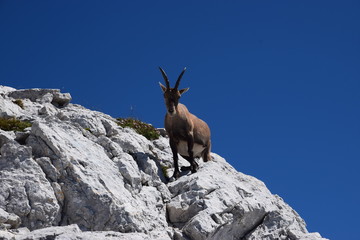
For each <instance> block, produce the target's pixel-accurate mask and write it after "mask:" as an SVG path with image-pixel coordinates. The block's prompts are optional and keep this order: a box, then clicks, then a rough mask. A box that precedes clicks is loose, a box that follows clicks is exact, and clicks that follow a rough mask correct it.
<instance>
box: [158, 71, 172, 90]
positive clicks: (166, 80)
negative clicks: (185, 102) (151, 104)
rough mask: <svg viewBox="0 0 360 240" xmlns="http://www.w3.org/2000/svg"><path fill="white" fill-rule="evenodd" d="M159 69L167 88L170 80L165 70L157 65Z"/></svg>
mask: <svg viewBox="0 0 360 240" xmlns="http://www.w3.org/2000/svg"><path fill="white" fill-rule="evenodd" d="M159 69H160V71H161V74H162V76H163V78H164V80H165V83H166V87H167V88H170V82H169V79H168V77H167V76H166V73H165V71H164V70H163V69H162V68H161V67H159Z"/></svg>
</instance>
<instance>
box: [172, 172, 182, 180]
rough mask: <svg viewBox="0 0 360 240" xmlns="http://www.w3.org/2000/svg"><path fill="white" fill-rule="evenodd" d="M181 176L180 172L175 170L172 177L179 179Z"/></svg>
mask: <svg viewBox="0 0 360 240" xmlns="http://www.w3.org/2000/svg"><path fill="white" fill-rule="evenodd" d="M179 177H180V172H174V174H173V176H172V177H171V178H173V179H175V180H176V179H178V178H179Z"/></svg>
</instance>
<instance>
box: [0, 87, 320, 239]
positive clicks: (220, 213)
mask: <svg viewBox="0 0 360 240" xmlns="http://www.w3.org/2000/svg"><path fill="white" fill-rule="evenodd" d="M16 99H22V101H23V103H24V109H22V108H21V107H19V106H18V105H16V104H15V103H14V102H13V101H14V100H16ZM70 100H71V96H70V95H69V94H63V93H60V92H59V90H54V89H25V90H16V89H13V88H8V87H4V86H0V116H5V117H9V116H11V117H16V118H19V119H26V120H29V121H31V122H32V127H31V129H28V130H27V131H26V132H24V133H15V132H5V131H3V130H0V148H1V150H0V183H1V184H0V239H14V238H15V239H34V240H35V239H50V238H51V239H134V240H135V239H164V240H167V239H177V240H180V239H181V240H202V239H224V240H226V239H244V240H254V239H269V240H270V239H292V240H300V239H302V240H306V239H312V240H320V239H323V238H321V236H320V234H318V233H308V232H307V230H306V226H305V223H304V221H303V220H302V219H301V217H300V216H299V215H298V214H297V213H296V212H295V211H294V210H293V209H292V208H291V207H290V206H288V205H287V204H286V203H285V202H284V201H283V200H282V199H281V198H280V197H278V196H276V195H273V194H271V193H270V191H269V190H268V189H267V188H266V186H265V184H264V183H263V182H261V181H259V180H257V179H256V178H254V177H251V176H248V175H245V174H243V173H240V172H237V171H236V170H235V169H234V168H233V167H231V166H230V165H229V164H228V163H227V162H226V161H225V160H224V159H223V158H221V157H220V156H218V155H216V154H212V156H213V158H214V159H213V161H210V162H207V163H203V162H202V161H201V160H200V161H199V165H200V168H199V171H198V172H197V173H194V174H190V173H189V172H183V173H182V177H180V178H179V179H178V180H176V181H172V182H169V181H168V180H169V179H168V177H169V176H171V175H172V172H173V166H172V165H173V159H172V158H173V156H172V152H171V149H170V147H169V140H168V138H166V134H165V133H163V136H162V137H160V138H159V139H158V140H154V141H149V140H147V139H146V138H145V137H143V136H141V135H139V134H137V133H136V132H135V131H134V130H132V129H129V128H122V127H120V126H118V125H117V124H116V120H115V119H114V118H112V117H110V116H108V115H106V114H103V113H100V112H96V111H91V110H89V109H86V108H84V107H82V106H80V105H76V104H71V103H69V102H70ZM179 164H180V166H188V165H189V163H188V162H187V161H186V160H184V159H182V158H180V161H179ZM1 226H2V227H1ZM28 229H30V230H28Z"/></svg>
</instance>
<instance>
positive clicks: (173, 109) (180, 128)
mask: <svg viewBox="0 0 360 240" xmlns="http://www.w3.org/2000/svg"><path fill="white" fill-rule="evenodd" d="M159 68H160V67H159ZM185 70H186V68H184V70H183V71H182V72H181V74H180V75H179V78H178V79H177V81H176V84H175V87H174V88H171V87H170V82H169V79H168V77H167V76H166V73H165V72H164V70H163V69H162V68H160V71H161V73H162V76H163V77H164V80H165V83H166V87H165V86H164V85H162V84H161V83H160V82H159V84H160V87H161V89H162V91H163V93H164V99H165V104H166V109H167V113H166V115H165V129H166V132H167V133H168V135H169V138H170V147H171V150H172V153H173V157H174V168H175V169H174V175H173V177H174V178H175V179H177V178H179V177H180V171H179V164H178V159H179V158H178V153H179V154H180V155H181V156H182V157H183V158H185V159H186V160H187V161H189V162H190V167H184V168H182V169H190V170H191V172H192V173H194V172H196V171H197V169H198V164H197V163H196V161H195V160H194V158H196V157H202V158H203V160H204V162H207V161H208V160H211V157H210V150H211V141H210V129H209V127H208V125H207V124H206V123H205V122H204V121H203V120H201V119H199V118H197V117H196V116H195V115H193V114H191V113H190V112H189V110H188V109H187V108H186V106H185V105H183V104H181V103H179V99H180V97H181V95H182V94H184V93H185V92H187V91H188V90H189V88H185V89H181V90H178V87H179V84H180V80H181V77H182V76H183V74H184V72H185Z"/></svg>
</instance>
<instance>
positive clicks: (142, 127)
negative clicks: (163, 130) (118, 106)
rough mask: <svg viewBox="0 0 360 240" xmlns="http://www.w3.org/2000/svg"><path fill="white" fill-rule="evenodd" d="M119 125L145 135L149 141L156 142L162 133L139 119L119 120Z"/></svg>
mask: <svg viewBox="0 0 360 240" xmlns="http://www.w3.org/2000/svg"><path fill="white" fill-rule="evenodd" d="M117 124H118V125H119V126H121V127H129V128H133V129H134V130H135V131H136V132H137V133H139V134H141V135H143V136H144V137H146V138H147V139H149V140H155V139H158V138H159V137H160V133H159V131H158V130H157V129H156V128H154V127H153V126H152V125H150V124H147V123H144V122H141V121H140V120H137V119H133V118H118V119H117Z"/></svg>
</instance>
